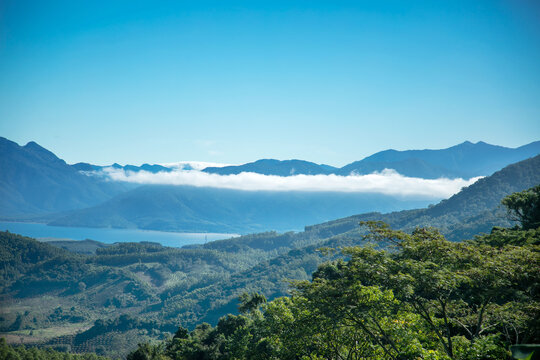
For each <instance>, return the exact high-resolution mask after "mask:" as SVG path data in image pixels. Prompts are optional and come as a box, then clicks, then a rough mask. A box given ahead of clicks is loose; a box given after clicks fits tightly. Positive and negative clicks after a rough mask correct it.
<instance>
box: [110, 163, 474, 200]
mask: <svg viewBox="0 0 540 360" xmlns="http://www.w3.org/2000/svg"><path fill="white" fill-rule="evenodd" d="M102 171H103V173H102V174H101V175H104V176H105V177H107V178H109V179H111V180H113V181H126V182H132V183H138V184H166V185H191V186H199V187H215V188H225V189H235V190H247V191H257V190H266V191H326V192H333V191H334V192H360V193H380V194H386V195H393V196H403V197H414V198H422V199H441V198H448V197H450V196H452V195H453V194H455V193H457V192H458V191H459V190H461V188H462V187H465V186H469V185H471V184H472V183H474V182H475V181H477V180H478V179H479V178H480V177H476V178H472V179H469V180H464V179H445V178H441V179H421V178H412V177H406V176H403V175H401V174H399V173H397V172H396V171H394V170H388V169H385V170H384V171H382V172H378V173H373V174H369V175H349V176H339V175H294V176H287V177H282V176H275V175H262V174H257V173H241V174H237V175H218V174H209V173H205V172H202V171H197V170H175V171H171V172H159V173H156V174H153V173H150V172H147V171H138V172H133V171H125V170H122V169H113V168H105V169H103V170H102Z"/></svg>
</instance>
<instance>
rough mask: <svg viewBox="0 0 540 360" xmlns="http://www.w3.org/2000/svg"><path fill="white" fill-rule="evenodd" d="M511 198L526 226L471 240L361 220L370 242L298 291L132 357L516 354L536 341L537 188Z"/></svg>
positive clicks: (245, 298) (498, 359)
mask: <svg viewBox="0 0 540 360" xmlns="http://www.w3.org/2000/svg"><path fill="white" fill-rule="evenodd" d="M504 203H505V205H506V206H508V208H509V210H510V211H511V213H512V215H513V216H515V217H516V218H519V219H520V220H521V221H520V224H519V226H516V227H514V228H507V229H503V228H495V229H494V230H493V231H492V233H491V234H489V235H484V236H479V237H477V238H476V239H474V240H470V241H464V242H450V241H448V240H446V239H445V238H444V237H443V236H442V235H441V234H440V233H439V232H438V231H437V230H436V229H434V228H417V229H416V230H414V231H413V232H412V233H410V234H409V233H407V232H403V231H396V230H392V229H391V228H390V227H388V225H386V224H384V223H382V222H366V223H362V225H363V226H365V227H366V228H367V230H368V233H367V234H366V235H365V236H364V237H363V238H364V239H365V240H366V241H370V242H371V243H370V244H369V245H368V244H366V245H364V246H353V247H346V248H343V249H342V254H343V255H344V256H345V257H346V259H347V260H343V259H337V260H333V261H329V262H326V263H324V264H321V265H319V267H318V268H317V270H316V271H315V272H314V273H313V274H312V277H311V280H310V281H307V280H305V281H298V282H295V283H294V285H293V288H294V290H293V292H292V295H291V296H287V297H280V298H277V299H274V300H273V301H271V302H269V303H267V300H266V298H265V297H264V296H263V295H260V294H257V293H251V294H249V293H244V294H243V295H242V296H240V304H239V307H238V309H239V311H240V312H241V314H240V315H231V314H229V315H227V316H224V317H222V318H220V319H219V321H218V322H217V325H216V326H215V327H213V326H211V325H209V324H207V323H201V324H198V325H197V326H196V327H195V329H194V330H192V331H187V330H186V329H184V328H182V327H181V328H179V330H178V331H177V332H176V334H175V336H174V338H172V339H170V340H168V341H166V342H165V343H162V344H159V345H152V344H148V343H147V344H143V345H140V346H139V348H138V349H137V350H136V351H134V352H132V353H131V354H130V355H129V356H128V359H130V360H136V359H144V358H145V356H148V355H149V354H155V355H160V356H162V357H163V358H165V359H174V360H191V359H291V360H293V359H456V360H458V359H459V360H472V359H485V360H504V359H510V358H511V356H510V355H511V354H510V351H509V348H510V346H511V345H514V344H538V343H539V342H540V323H539V319H540V296H539V295H540V294H539V293H538V288H539V285H540V273H539V272H538V268H539V267H540V253H539V252H540V227H539V226H540V211H539V209H540V186H537V187H535V188H533V189H530V190H528V191H524V192H522V193H519V194H515V195H512V196H510V197H508V198H505V201H504ZM326 251H331V250H326ZM529 358H530V357H529Z"/></svg>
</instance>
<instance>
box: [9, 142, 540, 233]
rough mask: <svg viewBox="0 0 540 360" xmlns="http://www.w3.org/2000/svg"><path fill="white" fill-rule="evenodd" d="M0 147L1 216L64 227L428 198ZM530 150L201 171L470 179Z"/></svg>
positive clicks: (388, 207)
mask: <svg viewBox="0 0 540 360" xmlns="http://www.w3.org/2000/svg"><path fill="white" fill-rule="evenodd" d="M0 150H1V151H0V169H1V170H2V171H1V172H0V195H1V200H0V217H1V218H2V219H4V220H27V221H28V220H33V221H40V222H47V223H49V224H51V225H62V226H89V227H115V228H140V229H154V230H167V231H190V232H234V233H250V232H257V231H263V230H277V231H287V230H299V229H302V228H303V227H304V226H305V225H309V224H316V223H321V222H324V221H330V220H333V219H336V218H343V217H346V216H349V215H353V214H360V213H366V212H374V211H376V212H379V213H387V212H392V211H398V210H404V209H413V208H420V207H424V206H427V205H428V204H429V203H430V202H433V201H434V199H433V198H431V199H429V200H426V199H425V198H424V199H418V198H410V197H409V198H403V197H399V196H391V195H384V194H375V193H371V194H368V193H342V192H307V191H283V192H280V191H241V190H231V189H223V188H210V187H196V186H173V185H143V186H141V185H140V184H134V183H125V182H119V181H111V180H110V179H107V178H106V177H103V176H88V175H91V174H96V173H99V172H100V171H101V170H103V169H104V167H103V166H98V165H92V164H88V163H77V164H74V165H68V164H66V163H65V161H63V160H61V159H60V158H58V157H57V156H56V155H54V154H53V153H52V152H50V151H48V150H47V149H45V148H43V147H41V146H39V145H38V144H36V143H35V142H30V143H28V144H26V145H25V146H19V145H18V144H16V143H15V142H12V141H10V140H7V139H5V138H0ZM538 153H540V141H537V142H533V143H530V144H528V145H524V146H521V147H518V148H515V149H511V148H506V147H501V146H495V145H489V144H486V143H483V142H478V143H476V144H473V143H470V142H464V143H462V144H459V145H456V146H453V147H450V148H448V149H441V150H409V151H396V150H387V151H382V152H379V153H376V154H374V155H372V156H369V157H367V158H365V159H363V160H360V161H357V162H354V163H351V164H349V165H346V166H344V167H342V168H336V167H332V166H330V165H320V164H316V163H312V162H307V161H303V160H285V161H279V160H272V159H262V160H258V161H255V162H253V163H248V164H244V165H239V166H225V167H206V168H205V169H203V170H202V171H203V172H206V173H213V174H220V175H230V174H239V173H242V172H255V173H259V174H264V175H277V176H291V175H298V174H304V175H329V174H334V175H349V174H367V173H371V172H374V171H382V170H384V169H386V168H392V169H395V170H396V171H398V172H399V173H401V174H403V175H407V176H411V177H423V178H428V179H433V178H438V177H441V176H444V177H449V178H453V177H465V178H468V177H471V176H481V175H490V174H491V173H492V172H493V171H495V170H498V169H499V168H501V167H503V166H506V165H508V164H509V163H511V162H515V161H518V160H523V159H526V158H529V157H531V156H534V155H536V154H538ZM111 167H113V168H115V169H123V170H125V171H132V172H138V171H148V172H151V173H159V172H164V171H166V172H170V171H178V169H175V168H173V167H167V166H164V165H155V164H154V165H152V164H143V165H142V166H133V165H125V166H122V165H119V164H113V165H111ZM184 169H185V168H184ZM186 170H187V169H186ZM197 171H198V170H197ZM438 200H440V198H439V199H435V201H438Z"/></svg>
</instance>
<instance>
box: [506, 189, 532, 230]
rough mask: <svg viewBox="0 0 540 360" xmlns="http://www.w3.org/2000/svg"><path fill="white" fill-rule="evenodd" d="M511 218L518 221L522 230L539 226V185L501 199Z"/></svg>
mask: <svg viewBox="0 0 540 360" xmlns="http://www.w3.org/2000/svg"><path fill="white" fill-rule="evenodd" d="M502 204H503V205H504V206H506V208H507V210H508V214H509V217H510V219H511V220H514V221H519V222H520V223H521V227H522V228H523V229H524V230H527V229H536V228H537V227H539V226H540V185H537V186H534V187H532V188H530V189H528V190H524V191H522V192H517V193H513V194H511V195H508V196H507V197H505V198H504V199H503V200H502Z"/></svg>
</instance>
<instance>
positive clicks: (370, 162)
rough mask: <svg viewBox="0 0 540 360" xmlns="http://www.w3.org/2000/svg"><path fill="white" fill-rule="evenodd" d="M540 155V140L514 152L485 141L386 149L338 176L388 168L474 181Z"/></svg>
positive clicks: (425, 176) (406, 172) (344, 169)
mask: <svg viewBox="0 0 540 360" xmlns="http://www.w3.org/2000/svg"><path fill="white" fill-rule="evenodd" d="M538 154H540V141H535V142H532V143H530V144H527V145H523V146H520V147H518V148H515V149H512V148H507V147H503V146H496V145H490V144H487V143H485V142H482V141H480V142H477V143H476V144H473V143H471V142H469V141H465V142H464V143H462V144H459V145H456V146H452V147H449V148H447V149H441V150H406V151H397V150H385V151H381V152H378V153H375V154H373V155H371V156H368V157H367V158H365V159H363V160H360V161H356V162H353V163H351V164H348V165H346V166H344V167H342V168H341V169H339V171H337V172H336V173H337V174H339V175H349V174H350V173H357V174H369V173H372V172H373V171H381V170H383V169H384V168H389V169H395V170H396V171H397V172H399V173H400V174H402V175H406V176H412V177H421V178H429V179H433V178H439V177H448V178H458V177H461V178H467V179H468V178H472V177H475V176H487V175H491V174H492V173H493V172H495V171H497V170H499V169H501V168H503V167H505V166H506V165H509V164H512V163H515V162H518V161H521V160H525V159H528V158H530V157H533V156H536V155H538Z"/></svg>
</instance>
